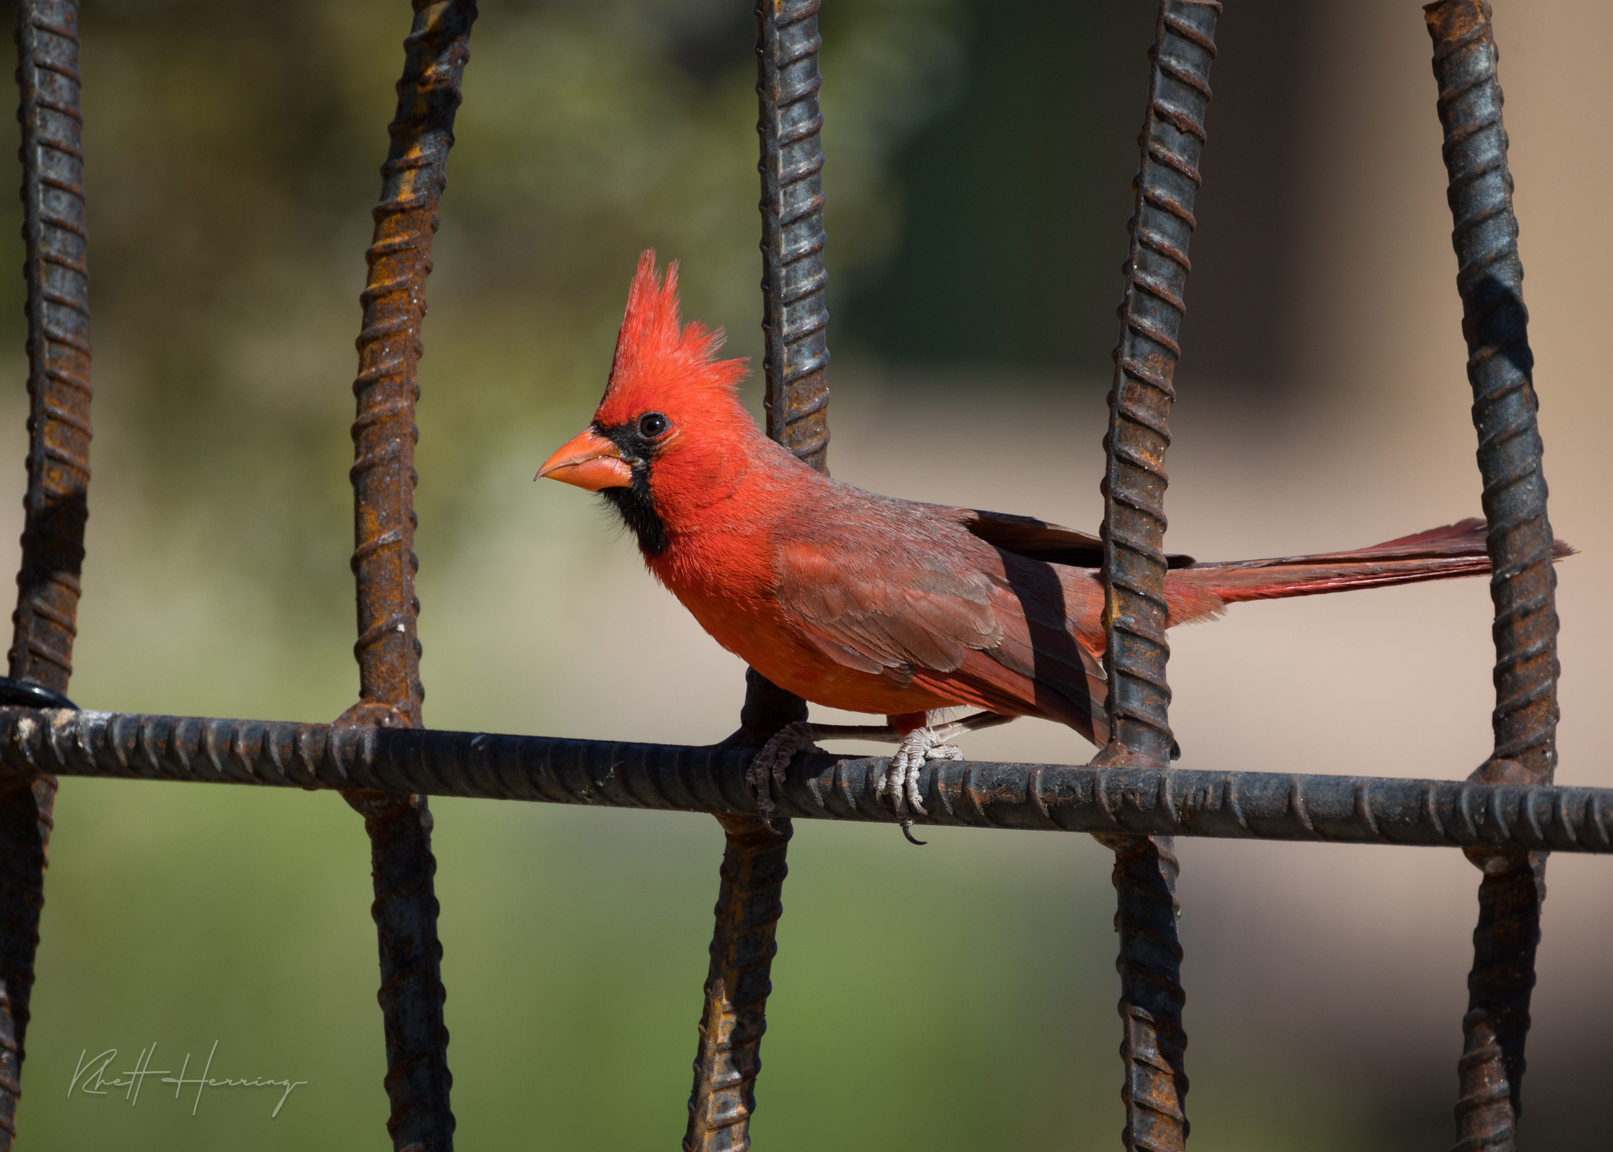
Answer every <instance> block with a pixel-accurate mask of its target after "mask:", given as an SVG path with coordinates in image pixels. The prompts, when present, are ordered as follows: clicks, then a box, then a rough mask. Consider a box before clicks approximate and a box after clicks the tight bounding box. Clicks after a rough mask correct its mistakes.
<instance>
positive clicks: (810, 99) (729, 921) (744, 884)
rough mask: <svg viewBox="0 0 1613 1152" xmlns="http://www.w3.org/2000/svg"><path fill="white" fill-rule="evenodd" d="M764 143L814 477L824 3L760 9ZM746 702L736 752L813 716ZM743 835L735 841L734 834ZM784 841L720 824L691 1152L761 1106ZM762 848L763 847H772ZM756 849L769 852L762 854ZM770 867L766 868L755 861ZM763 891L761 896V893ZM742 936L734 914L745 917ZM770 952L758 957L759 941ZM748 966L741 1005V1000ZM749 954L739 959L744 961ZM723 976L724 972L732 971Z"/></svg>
mask: <svg viewBox="0 0 1613 1152" xmlns="http://www.w3.org/2000/svg"><path fill="white" fill-rule="evenodd" d="M755 11H756V99H757V116H756V134H757V137H758V140H759V145H760V153H761V154H760V157H759V158H758V160H757V164H756V168H757V171H758V172H760V173H761V177H762V198H761V201H760V203H759V204H758V207H759V208H760V210H761V215H762V240H761V249H762V285H761V287H762V337H763V341H764V350H763V357H762V372H763V376H764V378H765V381H766V392H765V394H764V396H763V407H764V408H765V410H766V412H767V434H768V435H769V436H771V437H772V438H773V439H774V440H777V441H778V442H779V443H780V444H782V445H784V446H785V447H786V448H788V449H789V450H790V451H791V452H794V453H795V454H796V456H798V457H799V458H800V459H802V460H804V461H806V462H807V463H808V464H810V465H812V467H814V468H816V469H817V470H818V471H819V472H824V473H827V472H828V471H829V383H828V379H827V368H828V364H829V341H828V327H829V312H828V309H827V308H825V307H824V302H823V293H824V286H825V285H826V284H827V283H828V276H827V275H826V274H825V272H824V269H823V249H824V243H825V240H826V236H825V234H824V230H823V147H822V143H821V141H820V139H819V132H820V130H821V129H822V128H823V117H822V116H821V115H820V114H819V111H818V89H819V88H820V87H822V84H823V80H822V78H821V77H820V76H819V75H818V49H819V48H820V47H822V44H823V41H822V40H821V39H820V38H819V36H818V0H804V2H803V0H760V2H759V3H758V4H757V5H756V9H755ZM745 682H746V683H745V703H744V706H743V707H742V709H741V711H740V727H739V731H737V732H736V733H734V735H733V736H732V737H730V740H729V743H730V744H732V745H733V746H735V747H745V748H758V747H760V746H761V745H762V744H763V743H765V742H766V740H767V738H768V737H770V736H771V735H773V733H775V732H777V731H778V730H779V729H780V728H782V727H783V726H784V725H785V724H788V723H790V722H791V721H793V720H805V719H806V717H807V708H806V703H805V702H804V701H803V700H801V698H800V697H798V696H796V695H794V694H793V693H790V692H786V691H785V690H784V689H782V688H780V687H778V686H777V685H775V684H774V683H772V681H770V680H768V679H767V678H766V677H764V676H762V675H761V674H760V673H758V672H757V671H756V670H755V669H754V668H752V669H747V670H746V675H745ZM736 828H739V829H742V831H740V832H736V831H735V829H736ZM788 829H789V821H787V820H786V821H784V823H783V824H782V825H780V831H781V832H782V833H783V835H782V837H780V836H774V835H772V834H771V833H769V832H767V830H766V828H765V827H763V826H761V825H760V824H759V823H758V825H757V828H751V827H750V825H749V824H748V823H745V824H732V823H731V822H728V821H726V820H725V821H724V823H723V830H724V833H725V835H726V836H727V849H726V852H725V855H724V857H723V887H722V894H721V896H720V897H719V899H718V902H717V916H716V926H715V929H714V931H713V935H712V940H711V955H712V960H711V963H712V968H711V975H710V977H709V978H708V979H707V981H706V986H705V1008H704V1012H703V1015H702V1017H701V1025H700V1043H699V1047H698V1049H697V1052H696V1055H695V1064H694V1074H695V1079H694V1087H693V1089H692V1090H691V1092H690V1095H689V1127H688V1131H687V1133H686V1134H685V1136H684V1147H685V1148H686V1149H698V1150H700V1152H718V1150H728V1149H736V1150H737V1149H743V1148H749V1147H750V1117H751V1113H752V1112H753V1111H754V1110H755V1108H756V1075H757V1072H758V1071H759V1070H760V1068H761V1064H762V1060H761V1042H762V1033H763V1032H764V1031H765V1030H766V1027H767V1025H766V1021H765V1017H764V1012H765V1009H766V1006H767V993H768V989H769V988H770V987H771V985H770V984H769V982H768V973H769V970H770V966H771V964H772V959H773V931H774V929H775V927H776V926H777V921H778V917H779V913H780V911H781V909H782V907H783V906H782V904H781V902H780V896H779V888H780V886H781V885H782V884H783V882H784V872H785V867H784V854H785V847H786V845H787V843H788V839H789V832H788ZM764 849H765V851H764ZM758 853H761V855H760V856H759V855H758ZM764 859H765V860H766V861H769V862H770V863H767V864H766V865H765V866H764V865H763V864H761V863H758V861H760V860H764ZM753 884H760V885H761V886H760V887H759V888H754V889H753V888H752V885H753ZM746 917H750V918H752V919H748V920H745V927H744V930H743V933H742V934H741V935H740V936H737V937H736V935H735V932H736V927H735V924H736V918H740V919H744V918H746ZM764 939H765V943H766V947H765V948H763V949H761V950H760V951H758V950H757V948H759V947H760V944H759V942H760V941H762V940H764ZM719 957H726V958H727V959H726V960H724V961H723V963H726V964H742V966H743V968H744V977H745V979H744V989H745V992H744V996H743V998H742V1000H740V1001H736V1000H735V992H734V984H733V978H734V976H735V975H736V974H737V971H738V970H737V969H736V970H727V969H725V970H724V971H723V972H719ZM741 958H742V959H741ZM725 973H726V974H725Z"/></svg>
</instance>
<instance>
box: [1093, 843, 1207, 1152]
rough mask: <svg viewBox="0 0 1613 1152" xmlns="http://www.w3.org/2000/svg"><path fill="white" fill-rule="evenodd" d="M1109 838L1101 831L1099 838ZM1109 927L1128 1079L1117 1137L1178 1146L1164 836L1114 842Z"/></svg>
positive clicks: (1173, 966)
mask: <svg viewBox="0 0 1613 1152" xmlns="http://www.w3.org/2000/svg"><path fill="white" fill-rule="evenodd" d="M1105 839H1106V840H1107V839H1108V838H1107V837H1106V838H1105ZM1114 848H1115V868H1114V885H1115V893H1116V895H1117V898H1118V908H1117V910H1116V912H1115V931H1116V932H1118V933H1119V934H1120V940H1121V949H1120V955H1119V956H1118V957H1116V959H1115V968H1116V970H1117V971H1119V973H1120V1005H1119V1008H1120V1020H1121V1026H1122V1028H1123V1032H1122V1035H1121V1040H1120V1059H1121V1062H1122V1063H1123V1064H1124V1065H1125V1069H1126V1079H1125V1083H1124V1084H1123V1085H1122V1086H1121V1089H1120V1098H1121V1100H1122V1102H1124V1104H1125V1106H1126V1127H1125V1128H1124V1129H1123V1130H1122V1131H1121V1134H1120V1140H1121V1143H1122V1144H1124V1145H1125V1147H1127V1148H1148V1149H1154V1148H1180V1147H1182V1145H1183V1144H1184V1143H1185V1142H1186V1140H1187V1133H1188V1128H1189V1125H1188V1122H1187V1112H1186V1104H1185V1101H1186V1097H1187V1072H1186V1071H1185V1068H1184V1064H1183V1057H1184V1050H1185V1049H1186V1047H1187V1032H1186V1031H1185V1030H1184V1029H1183V1027H1182V1005H1183V1003H1184V1002H1185V1000H1186V999H1187V997H1186V996H1185V994H1184V993H1183V992H1182V985H1181V979H1180V975H1179V973H1180V972H1181V969H1182V945H1181V944H1180V943H1179V942H1178V941H1177V939H1176V917H1177V913H1178V911H1179V910H1180V905H1179V904H1178V903H1177V901H1176V876H1177V873H1178V872H1179V871H1180V865H1179V864H1178V863H1177V860H1176V850H1175V845H1174V843H1173V842H1172V839H1171V837H1169V836H1156V837H1150V838H1144V837H1141V836H1132V837H1124V838H1122V839H1121V840H1119V841H1116V842H1114Z"/></svg>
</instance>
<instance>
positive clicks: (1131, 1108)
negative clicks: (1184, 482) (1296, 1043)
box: [1093, 0, 1221, 1152]
mask: <svg viewBox="0 0 1613 1152" xmlns="http://www.w3.org/2000/svg"><path fill="white" fill-rule="evenodd" d="M1220 12H1221V4H1220V2H1219V0H1160V6H1159V17H1158V20H1157V22H1156V24H1155V29H1154V44H1153V46H1152V47H1151V48H1150V49H1149V60H1150V62H1151V64H1152V68H1151V69H1150V72H1149V79H1148V106H1147V111H1146V113H1145V119H1144V122H1143V130H1142V134H1141V136H1140V138H1139V141H1138V143H1139V146H1140V148H1141V151H1142V159H1141V163H1140V166H1139V169H1138V172H1137V176H1136V179H1135V181H1134V183H1133V188H1134V190H1135V193H1136V198H1135V201H1134V204H1133V211H1132V216H1131V220H1130V221H1129V222H1128V225H1127V229H1128V231H1129V232H1130V234H1131V247H1130V251H1129V253H1128V255H1127V258H1126V262H1125V264H1124V266H1123V269H1122V270H1123V272H1124V275H1125V278H1126V287H1125V294H1124V296H1123V298H1122V300H1121V304H1120V309H1119V317H1120V342H1119V344H1118V345H1117V346H1116V347H1115V350H1114V361H1115V374H1114V383H1113V386H1112V387H1111V389H1110V392H1109V428H1108V432H1107V433H1106V435H1105V436H1104V441H1103V446H1104V452H1105V467H1104V477H1103V486H1102V487H1103V497H1104V510H1103V529H1102V534H1103V540H1104V550H1103V568H1102V578H1103V582H1104V589H1105V603H1104V629H1105V633H1106V635H1107V641H1108V646H1107V650H1106V652H1105V655H1104V667H1105V671H1106V672H1107V673H1108V680H1109V684H1108V687H1109V742H1108V744H1107V745H1106V746H1105V747H1104V748H1103V749H1102V750H1101V751H1100V752H1099V753H1098V755H1097V756H1096V757H1095V758H1094V759H1093V764H1094V765H1127V766H1150V767H1153V766H1158V767H1163V766H1165V765H1166V764H1167V763H1168V762H1169V760H1170V757H1171V756H1172V754H1173V751H1174V748H1175V740H1174V739H1173V738H1172V736H1171V729H1170V720H1169V716H1168V710H1169V706H1170V699H1171V690H1170V686H1169V684H1168V683H1167V681H1166V676H1165V664H1166V661H1167V660H1168V659H1169V657H1170V645H1169V644H1168V643H1167V642H1166V639H1165V629H1166V626H1167V623H1168V613H1167V610H1166V606H1165V570H1166V559H1165V552H1164V541H1165V527H1166V519H1165V507H1164V502H1165V487H1166V483H1167V478H1166V474H1165V450H1166V449H1167V448H1168V447H1169V446H1170V423H1169V421H1170V410H1171V403H1172V401H1173V400H1174V399H1175V398H1176V391H1175V387H1174V385H1173V383H1172V381H1173V377H1174V375H1175V371H1176V360H1177V358H1178V356H1180V354H1181V348H1180V346H1179V345H1178V343H1177V336H1178V333H1179V331H1180V329H1181V323H1182V316H1183V315H1184V313H1185V311H1186V304H1185V303H1184V301H1183V293H1184V291H1185V289H1186V286H1187V274H1188V271H1189V270H1190V268H1191V267H1192V265H1191V264H1190V263H1189V261H1188V256H1187V252H1188V243H1189V241H1190V240H1191V239H1192V235H1193V227H1194V218H1193V204H1194V199H1195V196H1196V194H1197V192H1198V186H1199V182H1200V181H1199V170H1198V164H1199V153H1200V150H1201V149H1202V148H1203V146H1204V140H1205V135H1204V114H1205V111H1206V109H1207V108H1208V106H1209V102H1210V85H1209V76H1210V64H1211V62H1212V61H1213V60H1214V58H1215V24H1216V18H1217V17H1218V16H1219V15H1220ZM1100 839H1101V840H1102V841H1103V842H1104V843H1105V844H1106V845H1107V846H1108V847H1110V848H1113V849H1114V851H1115V869H1114V885H1115V891H1116V893H1117V897H1118V911H1117V912H1116V914H1115V929H1116V931H1117V932H1119V934H1120V952H1119V956H1118V957H1117V959H1116V961H1115V967H1116V968H1117V969H1118V970H1119V973H1120V1004H1119V1011H1120V1018H1121V1021H1122V1024H1123V1027H1124V1030H1125V1031H1124V1037H1123V1039H1122V1041H1121V1045H1120V1057H1121V1061H1122V1062H1123V1064H1124V1065H1125V1082H1124V1084H1123V1086H1122V1088H1121V1093H1120V1094H1121V1099H1122V1101H1123V1102H1124V1103H1125V1106H1126V1126H1125V1129H1124V1130H1123V1131H1122V1133H1121V1141H1122V1143H1123V1144H1124V1145H1125V1147H1126V1148H1127V1149H1128V1150H1131V1149H1146V1150H1148V1152H1171V1150H1178V1149H1181V1148H1183V1147H1185V1145H1186V1142H1187V1134H1188V1122H1187V1116H1186V1112H1185V1105H1184V1097H1185V1096H1186V1094H1187V1087H1188V1082H1187V1073H1186V1071H1185V1069H1184V1063H1183V1057H1184V1051H1185V1049H1186V1047H1187V1033H1186V1031H1185V1030H1184V1029H1183V1027H1182V1005H1183V1002H1184V1001H1185V999H1186V996H1185V994H1184V993H1183V991H1182V985H1181V960H1182V949H1181V946H1180V944H1178V943H1177V939H1176V908H1177V904H1176V877H1177V872H1178V870H1179V867H1178V864H1177V860H1176V855H1175V849H1174V847H1173V845H1172V844H1171V843H1170V841H1169V840H1168V839H1147V840H1144V839H1138V838H1136V837H1129V836H1122V837H1114V836H1107V835H1106V836H1101V837H1100Z"/></svg>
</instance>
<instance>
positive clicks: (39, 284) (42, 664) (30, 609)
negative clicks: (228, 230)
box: [0, 0, 91, 1150]
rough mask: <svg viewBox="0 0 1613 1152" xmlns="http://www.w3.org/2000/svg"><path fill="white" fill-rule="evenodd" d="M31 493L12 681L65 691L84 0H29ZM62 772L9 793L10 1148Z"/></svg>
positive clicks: (80, 326) (74, 598) (82, 379)
mask: <svg viewBox="0 0 1613 1152" xmlns="http://www.w3.org/2000/svg"><path fill="white" fill-rule="evenodd" d="M16 39H17V87H18V94H19V98H20V105H19V108H18V113H17V116H18V119H19V120H20V121H21V123H22V150H21V158H22V170H23V177H22V201H23V240H24V243H25V245H26V256H25V258H24V263H23V277H24V279H25V280H26V281H27V284H28V303H27V314H28V398H29V411H28V432H29V439H30V442H29V450H28V493H27V495H26V496H25V497H24V499H23V507H24V509H25V520H24V526H23V534H22V565H21V568H20V570H19V571H18V573H17V609H16V611H15V613H13V615H12V622H13V625H14V631H13V633H12V642H11V652H10V660H9V664H10V674H11V679H12V680H14V681H19V682H21V684H22V685H33V686H37V687H38V688H41V689H45V690H47V691H49V692H53V693H57V694H60V693H62V692H65V691H66V690H67V681H68V678H69V676H71V675H72V671H73V638H74V636H75V635H76V634H77V628H76V626H75V620H76V617H77V614H78V597H79V575H80V569H81V568H82V565H83V562H84V522H85V520H86V519H87V518H88V516H89V508H88V504H87V503H86V493H87V490H88V487H89V481H90V465H89V454H90V397H91V392H90V336H89V325H90V308H89V266H88V262H87V261H88V250H89V245H88V236H87V233H86V231H85V227H84V152H83V141H82V128H83V116H82V115H81V113H80V111H79V89H80V81H79V73H78V3H77V0H21V2H20V3H18V5H17V32H16ZM55 797H56V781H55V780H54V779H53V778H52V777H50V776H41V777H38V778H37V779H34V780H32V781H23V780H18V781H14V782H10V783H9V784H8V785H7V786H6V787H4V788H3V789H0V1150H3V1149H7V1148H10V1147H11V1142H12V1139H13V1138H14V1136H15V1135H16V1127H15V1118H16V1109H17V1097H18V1095H19V1093H20V1079H21V1075H22V1061H23V1054H24V1048H23V1043H24V1039H25V1036H26V1033H27V1029H28V1003H29V997H30V993H31V992H32V989H33V983H34V972H33V967H34V951H35V948H36V947H37V945H38V943H39V912H40V908H41V906H42V905H43V904H44V883H45V867H46V863H47V859H48V855H49V847H50V831H51V826H52V812H53V808H54V803H55Z"/></svg>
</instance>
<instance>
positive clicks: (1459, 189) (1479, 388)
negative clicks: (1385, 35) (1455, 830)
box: [1425, 0, 1559, 1152]
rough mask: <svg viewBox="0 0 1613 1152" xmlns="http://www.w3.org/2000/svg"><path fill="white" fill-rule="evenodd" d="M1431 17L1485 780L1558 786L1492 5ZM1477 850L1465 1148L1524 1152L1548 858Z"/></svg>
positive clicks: (1543, 519) (1535, 475)
mask: <svg viewBox="0 0 1613 1152" xmlns="http://www.w3.org/2000/svg"><path fill="white" fill-rule="evenodd" d="M1425 15H1426V17H1427V23H1428V32H1429V35H1430V36H1431V37H1432V39H1433V44H1434V62H1433V63H1434V77H1435V80H1436V81H1437V83H1438V85H1439V101H1438V109H1439V118H1440V123H1441V125H1442V126H1443V128H1444V132H1445V145H1444V149H1443V154H1444V158H1445V167H1446V171H1447V172H1448V174H1449V177H1450V188H1449V191H1448V193H1447V197H1448V199H1449V201H1450V208H1451V216H1452V219H1453V221H1454V228H1453V231H1452V233H1451V242H1452V245H1453V247H1454V248H1455V249H1456V258H1457V265H1458V268H1457V274H1456V286H1457V291H1458V292H1459V293H1460V294H1461V297H1462V314H1463V315H1462V333H1463V335H1464V336H1465V337H1466V340H1467V350H1468V361H1467V375H1468V381H1469V383H1471V384H1472V386H1473V424H1474V426H1475V427H1476V428H1477V429H1478V434H1479V448H1478V461H1479V472H1480V474H1481V476H1482V477H1483V482H1484V492H1483V501H1484V513H1485V516H1486V518H1487V519H1488V521H1489V539H1488V546H1489V553H1490V558H1491V561H1492V564H1493V566H1494V569H1493V575H1492V576H1491V579H1490V596H1491V599H1492V600H1493V601H1494V603H1495V625H1494V629H1493V632H1494V638H1495V656H1496V663H1495V690H1496V706H1495V712H1494V715H1493V724H1494V728H1495V752H1494V755H1493V756H1492V758H1491V760H1490V761H1489V762H1488V763H1487V764H1485V765H1483V766H1482V767H1481V768H1480V769H1479V770H1478V771H1477V772H1476V773H1475V774H1474V775H1475V777H1476V778H1477V779H1482V780H1503V779H1509V778H1518V779H1523V780H1530V781H1535V782H1540V783H1549V782H1550V781H1551V779H1552V775H1553V772H1554V770H1555V768H1556V765H1557V748H1556V734H1557V717H1558V710H1557V677H1558V674H1559V666H1558V662H1557V607H1556V587H1557V574H1556V572H1555V570H1554V569H1553V567H1552V562H1551V540H1552V534H1551V522H1550V520H1549V519H1548V517H1547V515H1546V497H1547V488H1546V479H1545V476H1544V474H1543V472H1542V470H1541V454H1542V445H1541V441H1540V431H1539V426H1538V424H1537V421H1536V417H1535V413H1536V409H1537V406H1538V405H1537V400H1536V397H1535V390H1534V381H1533V379H1532V377H1531V370H1532V369H1533V367H1534V356H1533V354H1532V353H1531V352H1530V350H1529V337H1528V323H1529V313H1528V310H1527V309H1526V308H1525V307H1524V303H1523V263H1522V261H1521V259H1520V258H1519V255H1518V221H1517V217H1516V216H1515V215H1514V214H1513V211H1512V175H1511V173H1510V172H1509V171H1508V170H1507V134H1506V128H1505V127H1504V125H1503V124H1502V118H1501V106H1502V95H1501V85H1500V82H1499V80H1498V79H1497V75H1496V57H1497V53H1496V46H1495V36H1494V34H1493V31H1492V28H1491V24H1490V6H1489V4H1488V3H1484V2H1482V0H1447V2H1444V3H1438V4H1431V5H1428V6H1427V7H1426V8H1425ZM1473 855H1474V862H1475V863H1477V864H1479V865H1480V866H1481V867H1482V868H1484V871H1485V876H1484V879H1483V881H1482V882H1481V884H1480V888H1479V923H1478V927H1477V928H1476V929H1475V930H1474V933H1473V970H1472V972H1471V973H1470V974H1469V976H1468V1011H1467V1015H1466V1016H1465V1017H1464V1019H1463V1021H1462V1036H1463V1046H1462V1047H1463V1051H1462V1059H1461V1062H1460V1064H1459V1065H1458V1077H1459V1097H1458V1101H1457V1105H1456V1144H1455V1147H1456V1148H1457V1149H1459V1150H1461V1152H1479V1150H1481V1149H1482V1150H1486V1152H1501V1150H1510V1149H1513V1148H1515V1147H1516V1146H1517V1132H1516V1127H1517V1118H1518V1114H1519V1113H1520V1112H1521V1110H1522V1090H1523V1073H1524V1041H1525V1039H1526V1037H1527V1036H1528V1032H1529V997H1530V991H1531V990H1532V989H1533V987H1534V982H1535V976H1534V961H1535V948H1536V946H1537V944H1538V943H1539V940H1540V906H1541V903H1542V902H1543V901H1544V899H1545V893H1546V888H1545V861H1544V859H1542V858H1531V857H1530V856H1526V855H1524V854H1522V853H1501V854H1495V853H1478V854H1473Z"/></svg>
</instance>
